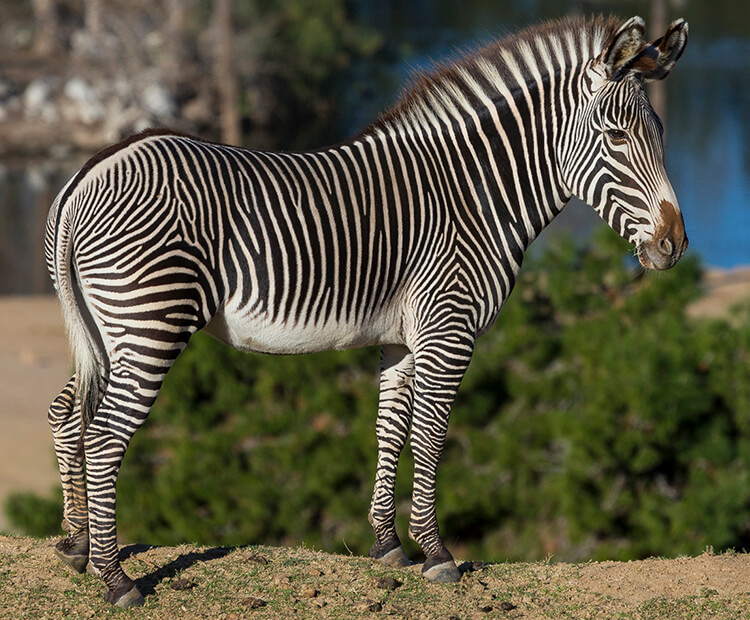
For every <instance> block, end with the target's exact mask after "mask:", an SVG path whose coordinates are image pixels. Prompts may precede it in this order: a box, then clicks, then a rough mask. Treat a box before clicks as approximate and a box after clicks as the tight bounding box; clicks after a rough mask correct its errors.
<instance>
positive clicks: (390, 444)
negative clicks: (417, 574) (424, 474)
mask: <svg viewBox="0 0 750 620" xmlns="http://www.w3.org/2000/svg"><path fill="white" fill-rule="evenodd" d="M413 377H414V356H413V355H412V354H411V352H410V351H409V350H408V349H407V348H406V347H401V346H383V347H382V349H381V358H380V400H379V404H378V421H377V425H376V430H377V436H378V464H377V470H376V473H375V488H374V490H373V495H372V503H371V504H370V514H369V520H370V524H371V525H372V528H373V530H374V532H375V542H374V543H373V545H372V547H371V548H370V557H372V558H375V559H377V560H379V561H381V562H382V563H384V564H386V565H388V566H408V565H409V564H410V562H409V559H408V558H407V557H406V555H405V554H404V551H403V549H402V547H401V541H400V540H399V537H398V534H397V533H396V503H395V484H396V469H397V467H398V458H399V455H400V454H401V450H402V449H403V447H404V445H405V443H406V438H407V437H408V435H409V426H410V424H411V407H412V396H413V392H412V387H411V384H412V380H413Z"/></svg>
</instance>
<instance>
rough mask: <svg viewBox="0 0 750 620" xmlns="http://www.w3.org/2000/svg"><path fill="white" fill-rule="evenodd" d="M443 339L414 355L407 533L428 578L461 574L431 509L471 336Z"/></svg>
mask: <svg viewBox="0 0 750 620" xmlns="http://www.w3.org/2000/svg"><path fill="white" fill-rule="evenodd" d="M441 342H442V344H431V345H429V346H428V347H423V348H420V350H419V351H418V352H417V353H416V354H415V360H416V362H415V386H414V391H415V395H414V416H413V420H412V430H411V448H412V452H413V453H414V490H413V494H412V508H411V519H410V522H409V535H410V536H411V537H412V538H413V539H414V540H415V541H416V542H417V543H418V544H419V546H420V547H421V548H422V551H424V553H425V555H426V556H427V559H426V560H425V563H424V566H423V567H422V574H423V575H424V576H425V577H426V578H427V579H429V580H430V581H458V580H459V579H460V578H461V573H460V572H459V571H458V569H457V568H456V565H455V563H454V561H453V556H452V555H451V554H450V552H449V551H448V550H447V549H446V548H445V545H443V542H442V540H441V539H440V532H439V530H438V523H437V516H436V513H435V482H436V476H437V466H438V462H439V461H440V456H441V454H442V451H443V445H444V443H445V435H446V432H447V430H448V418H449V416H450V410H451V406H452V404H453V400H454V398H455V397H456V392H457V391H458V387H459V385H460V383H461V380H462V379H463V376H464V373H465V372H466V369H467V368H468V366H469V361H470V360H471V353H472V350H473V345H474V341H473V338H472V337H470V336H469V335H457V334H456V333H455V332H451V334H450V336H449V338H448V339H443V340H442V341H441Z"/></svg>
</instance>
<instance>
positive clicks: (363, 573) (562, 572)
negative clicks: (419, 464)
mask: <svg viewBox="0 0 750 620" xmlns="http://www.w3.org/2000/svg"><path fill="white" fill-rule="evenodd" d="M52 545H53V541H52V540H36V539H31V538H15V537H2V536H0V617H3V618H93V617H110V616H116V617H118V618H129V617H134V618H158V619H166V618H169V619H173V618H182V619H187V618H224V619H226V620H229V619H234V618H250V617H252V618H352V617H355V618H373V617H384V616H394V617H398V618H445V619H446V620H447V619H448V618H461V619H464V618H467V619H468V618H525V619H529V618H618V617H622V618H745V617H748V615H750V593H749V592H748V591H750V579H749V578H750V556H748V555H745V554H725V555H713V554H710V553H707V554H704V555H701V556H699V557H698V558H680V559H676V560H661V559H652V560H646V561H642V562H625V563H622V562H604V563H588V564H558V563H553V562H539V563H532V564H528V563H516V564H495V565H485V566H482V565H474V568H476V570H467V572H466V573H465V574H464V576H463V578H462V580H461V582H460V583H458V584H432V583H428V582H426V581H425V580H424V579H423V578H422V577H421V575H420V568H421V567H420V566H419V565H416V566H413V567H410V568H405V569H391V568H386V567H384V566H381V565H379V564H378V563H376V562H373V561H372V560H369V559H367V558H362V557H347V556H338V555H330V554H326V553H322V552H317V551H311V550H309V549H304V548H297V549H285V548H275V547H238V548H196V547H191V546H188V545H183V546H180V547H148V546H145V545H131V546H128V547H124V548H123V550H122V555H123V558H124V559H123V565H124V567H125V569H126V570H127V571H128V572H129V573H130V574H131V576H133V577H134V578H136V579H138V585H139V587H140V589H141V591H142V592H143V593H144V594H145V595H146V603H145V606H144V607H142V608H138V609H131V610H119V609H115V608H112V607H110V606H108V605H107V604H106V603H105V602H104V600H103V593H104V587H103V584H102V583H101V581H100V580H99V579H98V578H96V577H93V576H91V575H75V574H73V573H71V572H70V571H69V570H68V569H67V568H66V567H65V566H63V565H62V564H61V563H60V562H59V561H58V560H57V559H56V558H55V557H54V555H53V553H52ZM467 567H468V564H467Z"/></svg>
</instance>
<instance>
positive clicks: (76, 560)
mask: <svg viewBox="0 0 750 620" xmlns="http://www.w3.org/2000/svg"><path fill="white" fill-rule="evenodd" d="M55 555H56V556H57V557H58V558H60V559H61V560H62V561H63V562H64V563H65V564H67V565H68V566H70V567H71V568H72V569H73V570H74V571H76V572H77V573H83V572H84V571H85V570H86V564H88V562H89V544H88V540H86V541H80V542H74V541H73V539H72V538H71V537H70V536H69V537H67V538H63V539H62V540H61V541H60V542H58V543H57V544H56V545H55Z"/></svg>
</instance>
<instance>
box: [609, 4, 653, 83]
mask: <svg viewBox="0 0 750 620" xmlns="http://www.w3.org/2000/svg"><path fill="white" fill-rule="evenodd" d="M644 32H646V24H645V23H644V21H643V19H641V18H640V17H638V16H635V17H631V18H630V19H629V20H628V21H626V22H625V23H624V24H623V25H622V26H620V28H619V29H618V30H617V32H615V34H614V36H613V37H612V40H611V41H610V42H609V44H608V45H607V46H606V48H605V50H604V52H603V53H602V55H601V57H600V59H601V61H602V62H603V63H604V65H605V67H606V68H607V75H608V77H609V78H610V79H617V77H619V74H621V72H622V69H623V68H624V67H626V66H627V65H628V64H629V63H630V61H632V60H633V59H634V58H635V57H636V56H637V55H638V53H639V52H640V51H641V50H642V49H643V47H644V45H645V41H644V39H643V33H644Z"/></svg>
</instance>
